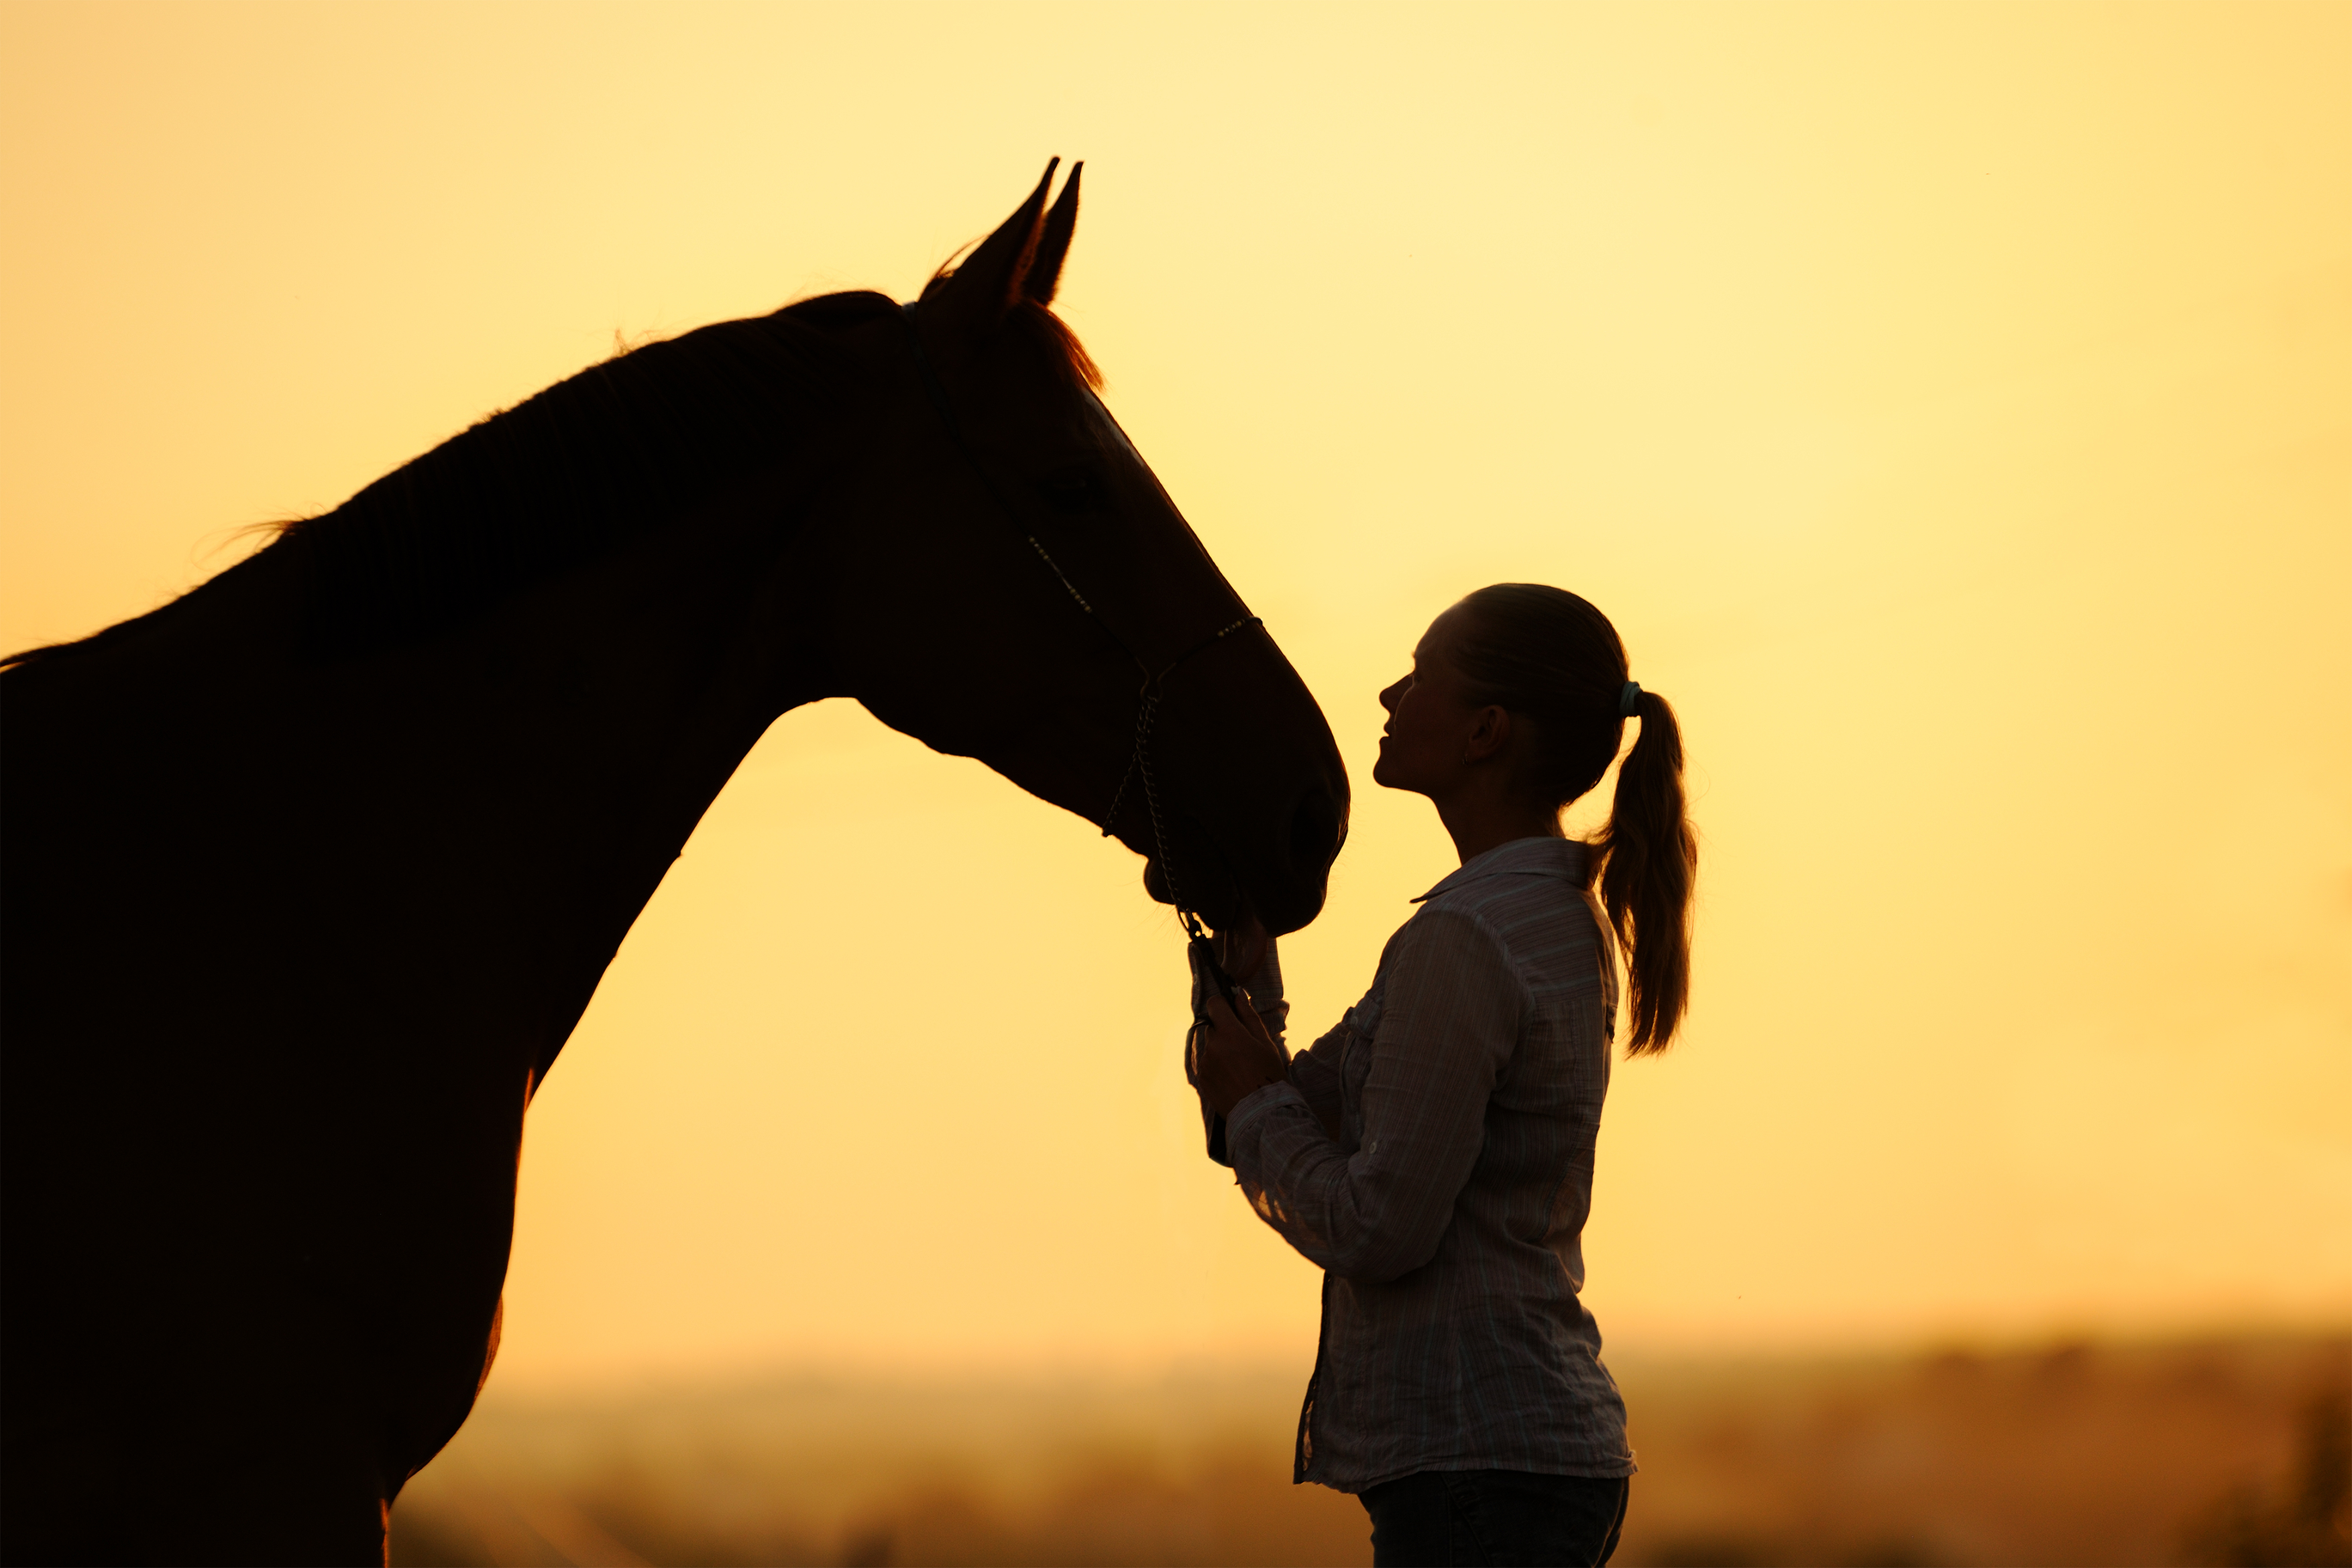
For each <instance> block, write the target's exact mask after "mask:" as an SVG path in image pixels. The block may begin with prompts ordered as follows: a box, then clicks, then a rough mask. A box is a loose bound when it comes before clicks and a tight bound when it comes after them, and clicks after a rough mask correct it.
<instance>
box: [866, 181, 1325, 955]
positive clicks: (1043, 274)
mask: <svg viewBox="0 0 2352 1568" xmlns="http://www.w3.org/2000/svg"><path fill="white" fill-rule="evenodd" d="M1052 179H1053V167H1052V166H1051V165H1048V167H1047V169H1046V173H1045V179H1044V180H1042V181H1040V182H1039V183H1038V186H1037V188H1036V190H1035V191H1034V193H1032V194H1031V195H1030V197H1029V199H1028V200H1027V201H1026V202H1024V204H1022V205H1021V207H1020V209H1019V210H1018V211H1016V212H1014V213H1013V215H1012V217H1011V218H1009V219H1007V220H1006V221H1005V223H1004V224H1003V225H1002V226H1001V227H999V228H998V229H997V230H996V231H995V232H994V233H993V234H992V235H989V236H988V238H987V239H986V240H985V241H983V242H982V244H981V245H980V246H978V247H977V248H976V249H975V250H974V251H972V253H971V256H969V257H968V258H967V259H966V260H965V261H964V262H963V264H962V265H961V267H956V268H955V269H954V270H953V271H951V272H950V271H947V270H944V269H943V270H942V271H941V272H940V274H939V275H938V276H937V277H934V278H933V279H932V281H931V283H930V284H929V287H926V288H925V289H924V291H923V294H922V298H920V300H919V301H918V302H917V303H916V304H913V305H910V306H908V307H906V308H904V309H903V311H902V312H901V313H900V314H899V315H898V317H897V318H896V319H889V318H887V317H884V318H879V319H870V320H868V321H867V322H866V323H865V324H864V325H863V326H861V327H860V328H859V329H857V331H856V333H855V334H854V336H855V338H856V340H858V341H859V342H860V344H861V350H860V351H861V356H862V358H863V360H864V361H865V365H866V377H865V380H866V384H867V385H868V387H869V388H871V389H872V391H873V395H875V396H876V397H877V400H878V401H879V403H880V416H879V417H877V418H874V419H871V420H861V421H858V422H856V427H857V428H859V429H861V430H864V431H866V432H867V434H866V436H865V437H864V439H866V440H869V441H871V442H872V443H873V447H872V449H871V450H869V451H868V452H867V453H866V454H865V455H864V458H865V461H863V462H861V463H860V464H859V466H860V467H861V468H863V469H864V470H865V473H864V476H863V478H864V483H863V484H862V486H861V488H862V489H863V490H864V491H865V492H866V495H867V496H868V497H870V500H869V505H868V507H867V510H866V513H865V516H864V517H862V518H861V519H860V523H861V526H859V527H856V528H850V529H845V530H843V531H842V535H841V540H840V550H841V559H837V560H836V562H835V571H834V572H833V573H831V574H829V575H831V578H832V580H833V581H834V583H835V593H834V595H833V603H832V612H833V615H834V622H833V625H832V627H831V629H830V632H831V634H830V636H829V638H828V643H829V644H830V647H829V654H830V658H831V661H832V665H833V669H834V671H835V674H836V676H837V677H838V681H839V688H838V689H841V690H843V691H845V693H846V694H847V695H854V696H856V697H857V698H858V699H859V700H861V701H862V702H863V703H864V704H865V705H866V707H867V708H868V709H869V710H871V711H872V712H873V713H874V714H875V715H876V716H878V717H880V718H881V719H882V720H883V721H884V722H885V723H887V724H889V725H890V726H892V727H894V728H897V729H899V730H902V731H905V732H906V733H908V734H909V735H912V736H915V737H917V738H919V739H920V740H922V741H924V742H925V743H927V744H929V746H931V747H935V748H936V749H939V750H940V751H945V752H950V753H953V754H957V755H962V756H969V757H973V758H978V759H979V760H981V761H982V762H984V763H986V764H987V765H988V766H989V767H991V768H994V769H995V770H996V771H998V772H1000V773H1002V774H1003V775H1004V776H1005V777H1007V778H1008V779H1012V780H1013V782H1015V783H1017V784H1019V785H1021V786H1022V787H1023V788H1024V789H1027V790H1029V791H1030V792H1031V793H1033V794H1035V795H1037V796H1039V797H1041V798H1043V799H1045V800H1050V801H1053V802H1054V803H1055V804H1056V805H1059V806H1062V807H1065V808H1066V809H1067V810H1072V811H1075V812H1076V813H1077V814H1078V815H1080V816H1083V817H1085V818H1087V820H1088V821H1093V822H1096V823H1097V825H1099V826H1101V827H1102V828H1103V830H1104V831H1105V832H1106V834H1115V835H1116V836H1117V837H1118V839H1119V840H1120V841H1122V842H1124V843H1125V844H1126V845H1127V846H1128V847H1129V849H1132V850H1134V851H1136V852H1138V853H1139V854H1142V855H1144V856H1145V857H1146V859H1147V866H1146V878H1145V881H1146V885H1147V887H1149V888H1150V890H1151V892H1152V893H1153V894H1154V895H1155V896H1157V897H1159V898H1160V899H1161V900H1162V901H1164V902H1170V903H1178V904H1181V905H1182V906H1184V907H1187V908H1190V909H1192V910H1195V911H1197V912H1198V913H1200V914H1201V915H1202V916H1203V917H1205V918H1206V919H1208V920H1209V921H1210V922H1211V924H1213V925H1220V926H1222V925H1230V924H1234V923H1237V922H1239V921H1241V920H1244V919H1245V918H1248V917H1252V916H1254V917H1255V918H1256V919H1258V920H1260V921H1262V922H1263V923H1264V925H1265V926H1266V928H1267V929H1268V930H1270V931H1274V932H1282V931H1288V930H1295V929H1296V928H1297V927H1298V926H1301V925H1306V924H1307V922H1308V921H1310V920H1312V919H1313V918H1314V917H1315V915H1316V914H1317V913H1318V911H1319V910H1320V909H1321V907H1322V904H1323V898H1324V892H1325V887H1326V883H1327V880H1328V873H1329V870H1330V865H1331V862H1332V860H1333V858H1334V857H1335V856H1336V855H1337V854H1338V853H1339V845H1340V842H1341V841H1342V840H1343V839H1344V838H1345V836H1346V832H1347V821H1348V804H1349V796H1348V780H1347V773H1346V770H1345V768H1343V766H1342V765H1341V762H1340V760H1339V749H1338V747H1337V746H1336V745H1335V743H1334V742H1333V740H1332V737H1331V731H1330V727H1329V726H1328V724H1327V723H1326V722H1325V720H1324V717H1323V715H1322V712H1321V710H1320V709H1318V707H1317V706H1316V704H1315V700H1314V698H1313V697H1312V696H1310V695H1308V693H1307V687H1306V685H1305V684H1304V683H1303V682H1302V681H1301V680H1300V679H1299V677H1298V674H1297V672H1296V671H1295V670H1293V669H1292V668H1291V666H1290V664H1289V662H1288V661H1287V660H1286V659H1285V658H1284V656H1283V654H1282V651H1281V650H1280V649H1279V648H1278V647H1276V645H1275V643H1274V641H1273V639H1272V638H1271V637H1270V636H1268V635H1267V634H1266V633H1265V631H1264V629H1263V627H1262V626H1261V625H1260V624H1259V623H1258V622H1257V621H1256V619H1255V617H1253V616H1252V615H1251V613H1250V612H1249V610H1248V608H1247V606H1246V605H1244V602H1243V601H1242V600H1241V597H1240V596H1239V595H1238V594H1237V593H1235V592H1234V589H1233V587H1232V585H1231V584H1229V583H1228V582H1227V581H1226V580H1225V579H1224V577H1223V574H1222V573H1221V572H1220V571H1219V570H1217V567H1216V564H1215V562H1213V560H1211V559H1210V558H1209V555H1208V552H1207V551H1206V550H1205V549H1202V545H1201V541H1200V540H1199V538H1197V537H1196V536H1195V535H1194V534H1193V532H1192V528H1191V527H1190V526H1189V525H1188V524H1187V523H1186V522H1185V520H1184V517H1183V515H1182V514H1181V512H1179V511H1178V510H1177V508H1176V504H1175V503H1174V502H1173V501H1172V500H1171V499H1170V497H1169V496H1168V492H1167V491H1166V490H1165V489H1164V488H1163V487H1162V486H1160V481H1159V480H1158V478H1157V477H1156V476H1154V475H1153V474H1152V471H1151V469H1150V465H1147V464H1146V463H1145V462H1144V460H1143V457H1142V455H1140V454H1139V453H1138V452H1137V450H1136V448H1135V445H1134V444H1133V443H1132V442H1130V441H1129V439H1128V438H1127V435H1126V434H1125V432H1123V431H1122V430H1121V429H1120V428H1119V425H1118V421H1117V420H1115V419H1113V418H1112V417H1111V414H1110V411H1109V410H1108V408H1106V407H1105V406H1104V404H1103V402H1102V400H1101V398H1100V397H1099V396H1098V395H1097V391H1098V388H1099V385H1100V379H1099V377H1098V375H1097V372H1096V371H1095V368H1094V365H1093V363H1092V361H1090V360H1088V359H1087V355H1086V351H1085V350H1084V349H1083V348H1081V347H1080V346H1079V344H1078V342H1077V340H1076V337H1075V336H1073V335H1072V334H1071V332H1070V331H1069V329H1068V328H1067V327H1066V326H1065V325H1064V324H1063V323H1062V322H1061V320H1060V319H1058V318H1056V317H1055V315H1054V314H1053V313H1052V311H1051V309H1050V308H1049V306H1050V304H1051V302H1052V300H1053V298H1054V295H1055V289H1056V287H1057V285H1058V283H1059V280H1060V277H1061V272H1062V265H1063V261H1064V259H1065V258H1066V256H1067V254H1068V250H1069V245H1070V238H1071V235H1072V233H1073V231H1074V230H1075V228H1076V220H1077V198H1078V171H1077V169H1076V168H1073V170H1072V171H1071V174H1070V178H1069V180H1068V181H1067V183H1066V184H1065V186H1064V188H1063V191H1062V193H1061V196H1060V199H1059V200H1058V201H1056V202H1055V203H1054V204H1053V205H1052V206H1051V208H1050V209H1049V208H1048V206H1047V204H1046V197H1047V194H1048V192H1049V189H1050V187H1051V183H1052Z"/></svg>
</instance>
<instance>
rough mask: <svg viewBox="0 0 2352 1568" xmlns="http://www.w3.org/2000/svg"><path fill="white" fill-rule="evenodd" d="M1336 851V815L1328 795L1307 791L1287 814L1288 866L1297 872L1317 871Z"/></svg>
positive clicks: (1327, 863) (1332, 857)
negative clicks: (1295, 806)
mask: <svg viewBox="0 0 2352 1568" xmlns="http://www.w3.org/2000/svg"><path fill="white" fill-rule="evenodd" d="M1338 854H1339V810H1338V809H1337V808H1336V807H1334V806H1333V805H1332V804H1331V797H1330V796H1329V795H1328V794H1327V793H1325V792H1324V791H1323V790H1321V789H1309V790H1308V791H1307V793H1306V794H1305V795H1304V796H1303V797H1301V798H1300V800H1299V802H1298V806H1297V810H1293V811H1292V812H1291V813H1290V863H1291V864H1292V866H1294V867H1295V868H1297V870H1300V871H1304V872H1309V873H1316V872H1320V871H1322V870H1323V868H1324V867H1326V866H1328V865H1329V864H1330V863H1331V862H1332V860H1333V859H1334V858H1335V857H1337V856H1338Z"/></svg>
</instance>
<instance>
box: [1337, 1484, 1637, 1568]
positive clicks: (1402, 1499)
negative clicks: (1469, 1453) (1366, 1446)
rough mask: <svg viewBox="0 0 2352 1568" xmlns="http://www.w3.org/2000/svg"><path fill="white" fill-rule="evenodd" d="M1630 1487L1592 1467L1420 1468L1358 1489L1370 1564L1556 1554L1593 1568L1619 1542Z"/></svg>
mask: <svg viewBox="0 0 2352 1568" xmlns="http://www.w3.org/2000/svg"><path fill="white" fill-rule="evenodd" d="M1629 1490H1630V1488H1629V1486H1628V1484H1627V1483H1626V1482H1625V1481H1623V1480H1599V1479H1594V1478H1592V1477H1590V1476H1538V1475H1529V1474H1528V1473H1527V1472H1525V1471H1522V1470H1418V1471H1415V1472H1414V1473H1413V1474H1412V1475H1409V1476H1402V1477H1400V1478H1398V1479H1395V1480H1392V1481H1383V1482H1381V1484H1380V1485H1379V1486H1376V1487H1367V1488H1366V1489H1365V1490H1364V1492H1363V1504H1364V1511H1365V1512H1366V1513H1368V1514H1370V1515H1371V1516H1372V1564H1373V1568H1433V1565H1435V1564H1445V1563H1478V1564H1488V1563H1492V1564H1496V1565H1497V1568H1499V1565H1500V1564H1503V1563H1547V1564H1549V1563H1575V1564H1577V1565H1578V1568H1599V1565H1600V1564H1601V1563H1606V1562H1608V1561H1609V1559H1610V1557H1611V1555H1612V1553H1614V1552H1616V1550H1617V1531H1618V1530H1619V1529H1620V1528H1621V1527H1622V1526H1623V1524H1624V1522H1625V1500H1626V1495H1627V1492H1628V1491H1629Z"/></svg>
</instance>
